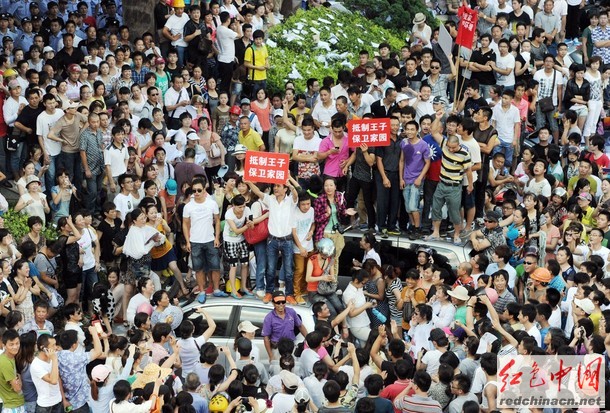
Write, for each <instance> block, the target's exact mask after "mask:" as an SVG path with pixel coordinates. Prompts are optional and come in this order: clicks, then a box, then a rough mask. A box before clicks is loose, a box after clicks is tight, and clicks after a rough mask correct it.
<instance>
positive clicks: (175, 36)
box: [163, 1, 190, 66]
mask: <svg viewBox="0 0 610 413" xmlns="http://www.w3.org/2000/svg"><path fill="white" fill-rule="evenodd" d="M180 3H182V4H180ZM174 4H175V5H174V14H172V15H171V16H169V19H167V22H165V26H164V27H163V36H164V37H165V38H166V39H168V40H170V41H171V42H172V46H174V47H175V48H176V50H178V66H184V64H185V63H186V60H185V55H186V48H187V46H188V43H187V42H185V41H184V36H183V33H184V26H185V25H186V23H188V21H189V20H190V18H189V16H188V14H186V13H185V12H184V1H178V2H174ZM180 6H182V7H180Z"/></svg>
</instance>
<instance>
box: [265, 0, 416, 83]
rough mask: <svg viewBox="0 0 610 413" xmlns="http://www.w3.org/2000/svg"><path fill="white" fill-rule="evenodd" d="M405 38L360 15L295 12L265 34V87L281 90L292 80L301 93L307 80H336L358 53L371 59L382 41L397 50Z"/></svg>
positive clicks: (329, 11) (330, 11)
mask: <svg viewBox="0 0 610 413" xmlns="http://www.w3.org/2000/svg"><path fill="white" fill-rule="evenodd" d="M406 37H407V33H406V32H403V31H394V30H392V31H391V30H387V29H384V28H383V27H381V26H379V25H377V24H375V23H373V22H372V21H370V20H368V19H367V18H365V17H364V16H362V15H361V14H357V13H345V12H341V11H338V10H335V9H329V8H326V7H318V8H315V9H312V10H308V11H303V10H299V11H298V12H297V13H296V14H295V15H294V16H292V17H290V18H289V19H288V20H286V21H285V22H283V23H282V24H280V25H278V26H275V27H273V28H271V30H270V31H269V41H268V47H269V55H270V57H269V59H270V64H271V70H269V74H268V87H269V89H270V90H272V91H273V92H276V91H283V90H284V84H285V82H286V81H288V80H292V81H293V82H294V83H295V86H296V87H297V89H298V90H305V89H306V88H305V83H306V82H307V78H309V77H314V78H316V79H318V80H320V82H321V81H322V78H324V77H325V76H332V77H334V78H336V77H337V72H338V71H339V70H341V69H349V70H351V69H352V68H353V67H354V66H355V65H357V64H358V52H359V51H360V50H362V49H365V50H368V51H369V53H370V54H371V56H373V55H374V54H375V52H377V46H378V45H379V43H381V42H384V41H385V42H388V43H389V44H390V45H391V46H392V50H396V51H400V48H401V47H402V46H403V45H404V44H405V39H406Z"/></svg>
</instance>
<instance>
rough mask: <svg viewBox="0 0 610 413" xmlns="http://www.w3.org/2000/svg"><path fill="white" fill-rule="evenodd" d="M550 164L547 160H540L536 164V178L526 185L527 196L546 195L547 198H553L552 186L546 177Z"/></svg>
mask: <svg viewBox="0 0 610 413" xmlns="http://www.w3.org/2000/svg"><path fill="white" fill-rule="evenodd" d="M547 166H548V163H547V161H546V160H545V159H542V158H538V159H536V162H535V163H534V178H533V179H530V180H529V182H528V183H527V185H525V191H524V192H525V193H526V194H534V195H536V196H539V195H544V196H545V197H547V198H550V197H551V191H552V188H551V184H549V181H547V179H546V178H545V177H544V174H545V173H546V168H547Z"/></svg>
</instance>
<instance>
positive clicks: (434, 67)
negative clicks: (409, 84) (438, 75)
mask: <svg viewBox="0 0 610 413" xmlns="http://www.w3.org/2000/svg"><path fill="white" fill-rule="evenodd" d="M440 68H441V67H440V66H430V69H440Z"/></svg>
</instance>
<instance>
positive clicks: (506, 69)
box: [490, 39, 515, 89]
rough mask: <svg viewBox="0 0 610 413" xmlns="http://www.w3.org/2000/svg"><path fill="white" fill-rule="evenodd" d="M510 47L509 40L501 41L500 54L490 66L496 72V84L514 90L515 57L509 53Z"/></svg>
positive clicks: (499, 45) (499, 44) (499, 43)
mask: <svg viewBox="0 0 610 413" xmlns="http://www.w3.org/2000/svg"><path fill="white" fill-rule="evenodd" d="M509 47H510V44H509V42H508V40H506V39H501V40H500V41H499V42H498V51H499V52H500V53H499V54H496V61H495V62H494V61H493V60H492V61H491V62H490V65H491V67H492V68H493V69H494V71H495V72H496V79H497V83H496V84H497V85H499V86H504V87H505V88H510V89H512V88H514V86H515V56H513V55H512V54H511V53H508V50H509Z"/></svg>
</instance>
